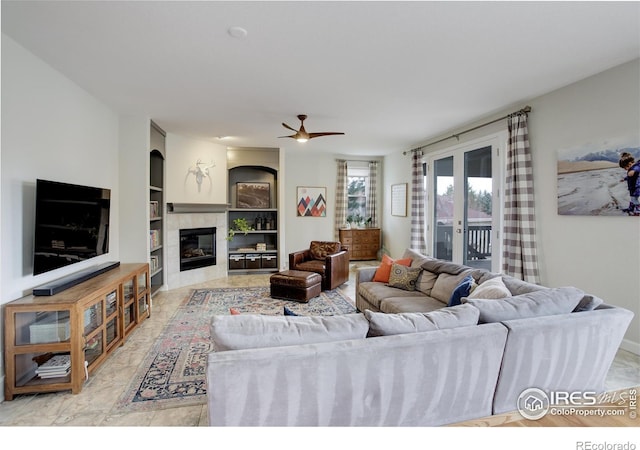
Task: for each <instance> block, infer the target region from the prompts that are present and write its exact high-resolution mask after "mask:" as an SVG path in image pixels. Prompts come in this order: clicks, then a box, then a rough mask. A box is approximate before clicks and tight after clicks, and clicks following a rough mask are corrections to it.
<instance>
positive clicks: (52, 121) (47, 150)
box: [0, 35, 120, 401]
mask: <svg viewBox="0 0 640 450" xmlns="http://www.w3.org/2000/svg"><path fill="white" fill-rule="evenodd" d="M1 135H2V142H1V149H2V155H1V160H2V163H1V171H2V173H1V175H0V179H1V183H2V184H1V186H0V195H1V213H0V215H1V220H2V223H1V224H0V229H1V231H0V233H1V234H0V242H1V243H2V248H1V249H0V271H1V281H0V286H1V291H0V292H1V294H0V304H4V303H7V302H9V301H12V300H15V299H17V298H20V297H22V296H23V295H25V294H28V293H30V292H31V289H32V288H34V287H35V286H38V285H41V284H44V283H47V282H49V281H51V280H54V279H57V278H60V277H63V276H65V275H68V274H70V273H73V272H76V271H78V270H81V269H84V268H87V267H90V266H93V265H96V264H99V263H101V262H105V261H117V260H119V241H120V233H119V179H118V176H119V175H118V117H117V115H116V114H114V113H113V112H112V111H111V110H109V109H108V108H107V107H105V106H104V105H103V104H101V103H100V102H98V101H97V100H96V99H94V98H93V97H92V96H90V95H89V94H88V93H87V92H85V91H84V90H82V89H80V88H79V87H78V86H77V85H75V84H74V83H73V82H71V81H70V80H68V79H67V78H65V77H64V76H62V75H61V74H60V73H58V72H56V71H55V70H53V69H52V68H51V67H50V66H48V65H46V64H45V63H44V62H42V61H41V60H40V59H38V58H37V57H35V56H34V55H32V54H31V53H29V52H28V51H27V50H25V49H24V48H23V47H21V46H19V45H18V44H17V43H16V42H14V41H13V40H12V39H10V38H8V37H7V36H5V35H2V132H1ZM37 178H42V179H48V180H53V181H61V182H67V183H73V184H84V185H90V186H98V187H102V188H109V189H111V217H110V225H111V230H110V236H109V242H110V245H109V250H110V251H109V253H108V254H106V255H103V256H99V257H97V258H94V259H93V260H90V261H85V262H83V263H78V264H75V265H73V266H70V267H66V268H60V269H57V270H54V271H52V272H49V273H45V274H41V275H38V276H33V257H32V252H33V227H34V219H35V210H34V207H35V184H36V179H37ZM3 328H4V324H3V322H2V321H0V344H1V343H2V342H1V339H2V338H1V336H3V335H4V330H3ZM0 386H2V390H1V391H0V401H1V400H3V398H4V397H3V395H2V394H3V393H4V368H3V363H2V361H1V360H0Z"/></svg>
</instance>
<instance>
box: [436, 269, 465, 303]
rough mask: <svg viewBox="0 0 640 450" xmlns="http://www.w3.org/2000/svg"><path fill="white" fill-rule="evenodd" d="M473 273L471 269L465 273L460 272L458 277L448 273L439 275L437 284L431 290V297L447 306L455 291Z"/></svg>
mask: <svg viewBox="0 0 640 450" xmlns="http://www.w3.org/2000/svg"><path fill="white" fill-rule="evenodd" d="M470 273H471V269H467V270H465V271H464V272H460V273H458V274H457V275H451V274H449V273H447V272H442V273H440V274H439V275H438V278H437V279H436V282H435V283H434V284H433V288H432V289H431V297H433V298H435V299H436V300H440V301H441V302H442V303H444V304H445V305H446V304H447V303H449V299H450V298H451V294H452V293H453V290H454V289H455V288H456V287H457V286H458V285H459V284H460V282H461V281H462V280H463V279H464V278H465V277H466V276H467V275H469V274H470Z"/></svg>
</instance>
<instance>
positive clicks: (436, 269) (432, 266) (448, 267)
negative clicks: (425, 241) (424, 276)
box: [422, 259, 472, 275]
mask: <svg viewBox="0 0 640 450" xmlns="http://www.w3.org/2000/svg"><path fill="white" fill-rule="evenodd" d="M422 268H423V269H424V270H428V271H429V272H433V273H438V274H440V273H448V274H450V275H458V274H460V273H462V272H466V271H470V270H472V269H471V267H468V266H463V265H461V264H456V263H452V262H449V261H443V260H441V259H430V260H428V261H425V262H424V263H422Z"/></svg>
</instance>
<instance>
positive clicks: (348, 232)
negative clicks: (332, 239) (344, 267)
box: [340, 228, 380, 261]
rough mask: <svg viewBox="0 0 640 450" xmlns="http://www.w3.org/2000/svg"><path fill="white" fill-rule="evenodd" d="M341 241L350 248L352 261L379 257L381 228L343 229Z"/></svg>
mask: <svg viewBox="0 0 640 450" xmlns="http://www.w3.org/2000/svg"><path fill="white" fill-rule="evenodd" d="M340 242H341V243H342V245H344V246H345V247H347V248H349V259H350V260H351V261H361V260H372V259H378V250H380V228H351V229H346V228H345V229H341V230H340Z"/></svg>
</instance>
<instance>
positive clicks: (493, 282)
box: [467, 276, 512, 299]
mask: <svg viewBox="0 0 640 450" xmlns="http://www.w3.org/2000/svg"><path fill="white" fill-rule="evenodd" d="M511 295H512V294H511V291H509V289H508V288H507V286H505V284H504V282H503V281H502V277H500V276H497V277H494V278H491V279H489V280H487V281H485V282H484V283H481V284H479V285H478V287H476V288H475V289H474V290H473V292H471V293H470V294H469V295H468V296H467V299H469V298H487V299H496V298H505V297H511Z"/></svg>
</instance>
